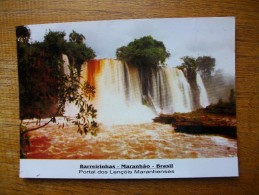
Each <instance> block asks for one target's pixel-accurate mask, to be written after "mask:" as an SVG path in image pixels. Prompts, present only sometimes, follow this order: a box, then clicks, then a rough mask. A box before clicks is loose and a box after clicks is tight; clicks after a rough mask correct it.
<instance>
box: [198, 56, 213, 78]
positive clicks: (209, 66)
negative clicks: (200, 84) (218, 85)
mask: <svg viewBox="0 0 259 195" xmlns="http://www.w3.org/2000/svg"><path fill="white" fill-rule="evenodd" d="M196 63H197V69H198V71H199V73H200V75H201V77H202V78H203V79H207V78H209V77H211V74H212V72H213V71H214V69H215V66H216V60H215V58H212V57H210V56H199V57H198V58H197V59H196Z"/></svg>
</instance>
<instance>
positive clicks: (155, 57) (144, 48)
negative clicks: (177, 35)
mask: <svg viewBox="0 0 259 195" xmlns="http://www.w3.org/2000/svg"><path fill="white" fill-rule="evenodd" d="M116 56H117V58H118V59H119V60H122V61H125V62H127V63H128V64H131V65H135V66H137V67H142V66H148V67H157V66H158V65H161V64H163V65H164V63H165V60H166V59H167V58H168V57H169V56H170V53H169V52H167V51H166V48H165V46H164V43H163V42H161V41H157V40H155V39H153V37H152V36H145V37H142V38H140V39H135V40H134V41H132V42H130V43H129V44H128V45H127V46H122V47H120V48H118V49H117V51H116Z"/></svg>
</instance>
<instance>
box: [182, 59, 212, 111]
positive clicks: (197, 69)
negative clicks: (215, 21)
mask: <svg viewBox="0 0 259 195" xmlns="http://www.w3.org/2000/svg"><path fill="white" fill-rule="evenodd" d="M181 59H182V60H183V63H182V64H181V65H180V66H177V68H178V69H180V70H182V71H183V72H184V74H185V76H186V78H187V80H188V82H189V84H190V86H191V91H192V94H193V103H194V109H197V108H200V107H201V105H200V98H199V96H200V94H199V93H200V92H199V89H198V86H197V82H196V75H197V73H199V74H200V75H201V77H202V78H203V80H209V78H211V74H212V72H213V71H214V67H215V58H212V57H210V56H199V57H198V58H194V57H189V56H184V57H182V58H181Z"/></svg>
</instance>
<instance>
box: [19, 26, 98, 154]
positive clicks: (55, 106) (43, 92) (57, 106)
mask: <svg viewBox="0 0 259 195" xmlns="http://www.w3.org/2000/svg"><path fill="white" fill-rule="evenodd" d="M26 29H27V30H26ZM28 32H30V31H29V29H28V28H26V27H19V28H17V33H16V34H17V51H18V67H19V68H18V69H19V87H20V90H19V95H20V117H21V125H20V144H21V151H20V153H21V157H22V158H23V157H25V156H26V150H27V148H28V146H29V136H28V132H30V131H35V130H37V129H39V128H42V127H44V126H46V125H48V124H49V123H51V122H53V123H55V122H56V117H57V116H62V114H63V113H64V107H65V103H66V102H70V103H71V102H74V103H75V104H76V105H77V106H78V114H77V116H76V117H75V118H74V119H73V120H72V122H73V123H74V124H75V125H76V126H77V127H78V132H79V133H80V134H87V133H91V134H93V135H95V134H96V130H97V128H98V124H97V122H96V121H95V118H96V113H97V110H96V109H95V108H94V107H93V105H92V104H89V100H90V98H91V97H93V95H94V93H95V88H94V87H92V86H90V85H89V84H88V83H84V84H81V83H80V81H79V78H78V75H77V74H76V72H77V71H75V66H74V65H76V64H77V63H83V61H84V60H89V59H92V58H93V57H94V56H95V54H94V51H93V50H92V49H91V48H88V47H86V46H85V45H84V43H83V42H67V41H66V40H65V33H64V32H53V31H49V32H48V33H47V34H46V35H45V36H44V41H43V42H35V43H31V44H30V43H29V42H28V41H26V40H29V38H30V33H28ZM74 33H75V32H74ZM65 52H67V55H69V57H70V58H73V59H74V61H73V62H74V63H73V64H70V70H71V73H70V74H69V75H66V74H64V68H63V63H64V62H63V60H62V54H63V53H65ZM45 117H46V118H50V120H49V121H48V122H47V123H45V124H43V125H42V126H39V127H36V128H33V129H28V128H27V127H26V125H24V124H23V123H22V121H23V119H25V118H37V119H39V120H40V119H41V118H45Z"/></svg>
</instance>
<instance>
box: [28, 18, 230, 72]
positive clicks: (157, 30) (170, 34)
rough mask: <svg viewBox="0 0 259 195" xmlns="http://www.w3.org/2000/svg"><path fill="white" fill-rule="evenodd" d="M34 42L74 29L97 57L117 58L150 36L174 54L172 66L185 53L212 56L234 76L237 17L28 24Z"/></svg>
mask: <svg viewBox="0 0 259 195" xmlns="http://www.w3.org/2000/svg"><path fill="white" fill-rule="evenodd" d="M28 27H29V29H30V30H31V42H34V41H43V39H44V35H45V34H46V33H47V32H48V31H49V30H51V31H64V32H65V33H66V35H67V36H66V38H67V40H68V36H69V34H70V33H71V32H72V30H75V31H76V32H77V33H80V34H83V35H84V36H85V38H86V41H85V43H86V45H87V46H89V47H91V48H92V49H93V50H94V51H95V53H96V58H98V59H101V58H116V49H117V48H119V47H121V46H124V45H127V44H128V43H129V42H131V41H133V40H134V39H138V38H141V37H143V36H148V35H151V36H152V37H153V38H154V39H156V40H158V41H162V42H163V43H164V45H165V47H166V49H167V51H169V52H170V54H171V56H170V58H169V59H168V60H167V61H166V64H167V65H168V66H169V67H175V66H178V65H181V63H182V60H181V58H182V57H184V56H191V57H195V58H196V57H198V56H211V57H214V58H215V59H216V67H215V68H216V69H222V70H223V71H224V72H225V73H227V74H230V75H233V76H234V75H235V18H234V17H213V18H163V19H131V20H104V21H88V22H70V23H53V24H40V25H28Z"/></svg>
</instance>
